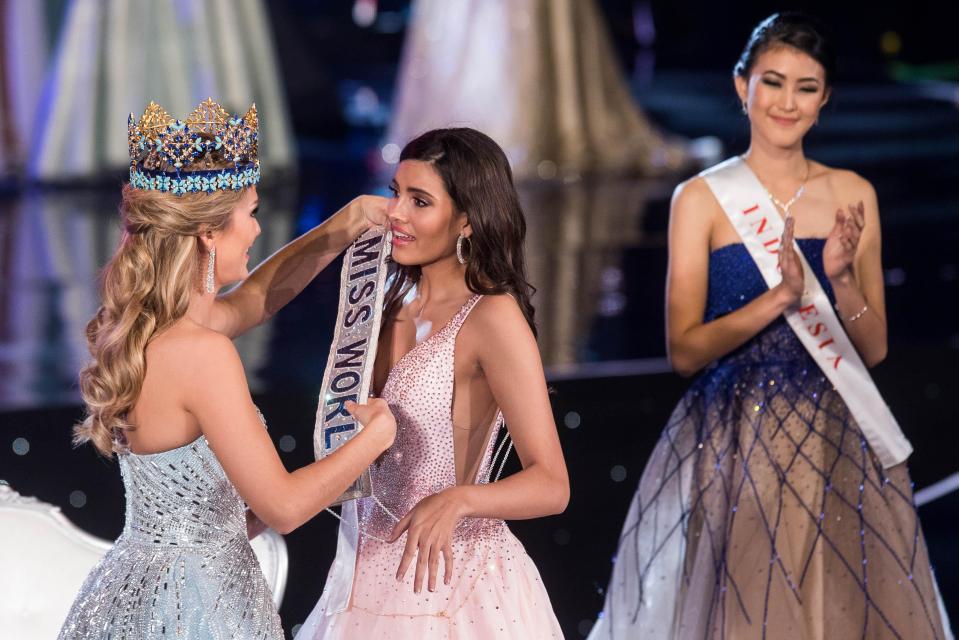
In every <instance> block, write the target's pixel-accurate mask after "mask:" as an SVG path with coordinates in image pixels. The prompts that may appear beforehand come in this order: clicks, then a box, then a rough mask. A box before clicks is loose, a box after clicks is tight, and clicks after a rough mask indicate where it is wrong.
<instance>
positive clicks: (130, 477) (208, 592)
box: [59, 437, 283, 640]
mask: <svg viewBox="0 0 959 640" xmlns="http://www.w3.org/2000/svg"><path fill="white" fill-rule="evenodd" d="M119 462H120V471H121V473H122V475H123V484H124V487H125V488H126V498H127V509H126V524H125V526H124V528H123V533H122V534H121V535H120V537H119V538H118V539H117V541H116V544H115V545H114V547H113V549H111V550H110V552H109V553H107V555H106V556H104V558H103V559H102V560H101V561H100V563H99V564H98V565H97V566H96V567H95V568H94V569H93V571H92V572H90V575H89V576H87V579H86V581H84V583H83V587H82V588H81V589H80V594H79V595H78V596H77V599H76V600H75V601H74V603H73V606H72V607H71V609H70V613H69V615H68V616H67V619H66V621H65V622H64V624H63V628H62V629H61V630H60V636H59V637H60V639H61V640H68V639H69V640H74V639H81V638H84V639H85V638H90V639H93V638H97V639H101V638H110V639H111V640H152V639H154V638H157V639H159V638H163V639H164V640H166V639H174V638H175V639H177V640H226V639H228V638H236V639H238V640H239V639H241V638H242V639H243V640H247V639H250V640H252V639H257V640H263V639H269V640H274V639H282V638H283V631H282V629H281V628H280V618H279V616H278V615H277V612H276V607H275V606H274V604H273V599H272V595H271V593H270V589H269V587H268V586H267V584H266V580H265V579H264V577H263V573H262V571H261V570H260V565H259V563H258V562H257V560H256V556H254V554H253V549H252V548H251V547H250V543H249V541H248V540H247V534H246V516H245V513H244V510H245V507H244V504H243V501H242V500H241V499H240V496H239V494H238V493H237V492H236V489H235V488H234V487H233V484H232V483H231V482H230V481H229V479H228V478H227V477H226V474H225V473H224V471H223V467H221V466H220V463H219V461H218V460H217V459H216V456H214V455H213V451H212V450H211V449H210V446H209V444H208V443H207V441H206V438H204V437H201V438H199V439H197V440H196V441H194V442H192V443H191V444H188V445H185V446H183V447H179V448H177V449H172V450H170V451H165V452H162V453H156V454H151V455H136V454H133V453H121V454H119Z"/></svg>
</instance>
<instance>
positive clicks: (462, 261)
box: [456, 233, 466, 264]
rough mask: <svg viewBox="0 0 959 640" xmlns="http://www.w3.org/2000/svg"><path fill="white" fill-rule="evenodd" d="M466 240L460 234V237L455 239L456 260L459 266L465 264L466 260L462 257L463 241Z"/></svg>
mask: <svg viewBox="0 0 959 640" xmlns="http://www.w3.org/2000/svg"><path fill="white" fill-rule="evenodd" d="M465 239H466V236H464V235H463V234H462V233H461V234H460V237H459V238H457V239H456V259H457V260H459V263H460V264H466V258H464V257H463V240H465Z"/></svg>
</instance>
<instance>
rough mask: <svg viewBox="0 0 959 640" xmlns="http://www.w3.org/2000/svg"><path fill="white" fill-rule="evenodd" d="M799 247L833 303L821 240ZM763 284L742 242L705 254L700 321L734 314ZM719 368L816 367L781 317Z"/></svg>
mask: <svg viewBox="0 0 959 640" xmlns="http://www.w3.org/2000/svg"><path fill="white" fill-rule="evenodd" d="M797 242H798V243H799V248H800V250H802V252H803V255H804V256H805V257H806V261H807V262H808V263H809V266H810V267H812V270H813V272H814V273H815V274H816V278H817V279H818V280H819V282H820V283H821V284H822V287H823V289H824V290H825V291H826V295H827V296H829V299H830V300H834V298H833V291H832V287H831V286H830V284H829V280H828V279H827V278H826V273H825V271H824V270H823V266H822V251H823V247H824V246H825V240H824V239H823V238H798V239H797ZM767 290H768V287H767V286H766V281H765V280H764V279H763V277H762V274H761V273H760V272H759V269H758V268H757V267H756V263H755V262H753V259H752V256H750V255H749V252H748V251H747V250H746V247H745V246H744V245H743V244H742V243H737V244H730V245H726V246H724V247H720V248H719V249H716V250H715V251H713V252H712V253H710V254H709V291H708V293H707V296H706V311H705V313H704V320H705V321H706V322H710V321H711V320H715V319H716V318H719V317H720V316H724V315H726V314H728V313H731V312H733V311H736V310H737V309H739V308H740V307H743V306H745V305H747V304H749V303H750V302H751V301H752V300H754V299H755V298H757V297H758V296H759V295H761V294H762V293H763V292H765V291H767ZM718 364H720V365H755V364H767V365H777V366H779V365H791V366H796V365H798V366H801V367H808V366H810V365H812V367H813V368H814V369H815V368H816V365H815V363H814V361H813V360H812V358H811V357H810V356H809V353H808V352H807V351H806V349H805V347H803V345H802V343H801V342H800V341H799V338H797V337H796V334H795V333H794V332H793V330H792V328H790V326H789V324H788V323H787V322H786V320H785V318H783V317H779V318H777V319H776V320H774V321H773V322H771V323H770V324H769V325H768V326H767V327H766V328H765V329H763V330H762V331H760V332H759V333H758V334H757V335H756V336H755V337H753V338H752V339H750V340H749V341H748V342H746V344H744V345H743V346H742V347H740V348H739V349H736V350H735V351H733V352H732V353H730V354H728V355H727V356H725V357H723V358H722V359H721V360H720V361H719V363H718Z"/></svg>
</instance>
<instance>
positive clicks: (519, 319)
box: [466, 293, 529, 335]
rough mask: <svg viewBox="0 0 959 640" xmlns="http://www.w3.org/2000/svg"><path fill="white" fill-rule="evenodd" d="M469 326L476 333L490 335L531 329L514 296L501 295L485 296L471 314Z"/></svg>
mask: <svg viewBox="0 0 959 640" xmlns="http://www.w3.org/2000/svg"><path fill="white" fill-rule="evenodd" d="M466 324H467V325H470V324H471V325H472V328H473V329H475V330H476V331H478V332H480V333H482V334H484V335H488V334H489V333H490V332H496V331H503V330H508V329H518V328H520V327H527V328H528V327H529V325H528V324H527V323H526V316H524V315H523V311H522V309H520V308H519V303H518V302H516V300H515V299H514V298H513V296H511V295H509V294H506V293H500V294H492V295H486V296H483V299H482V300H480V301H479V302H477V303H476V307H475V308H474V309H473V311H472V312H470V315H469V321H468V322H467V323H466Z"/></svg>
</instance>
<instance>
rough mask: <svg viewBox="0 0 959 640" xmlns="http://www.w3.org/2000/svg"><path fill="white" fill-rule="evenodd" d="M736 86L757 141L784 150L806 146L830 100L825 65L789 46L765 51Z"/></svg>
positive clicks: (738, 78) (737, 77) (737, 79)
mask: <svg viewBox="0 0 959 640" xmlns="http://www.w3.org/2000/svg"><path fill="white" fill-rule="evenodd" d="M735 82H736V92H737V93H738V94H739V99H740V101H742V102H744V103H746V105H747V108H748V115H749V122H750V126H751V128H752V135H753V137H756V136H759V137H761V138H763V139H764V140H765V141H766V142H768V143H769V144H771V145H772V146H775V147H779V148H783V149H790V148H795V147H796V146H798V145H800V144H801V143H802V138H803V136H804V135H806V132H807V131H809V129H810V128H811V127H812V126H813V125H814V124H815V122H816V119H817V118H818V117H819V111H820V109H822V107H823V105H825V104H826V101H827V100H828V99H829V90H828V88H827V87H826V83H825V70H824V69H823V67H822V65H821V64H820V63H819V62H817V61H816V60H815V59H813V58H812V57H811V56H809V55H808V54H806V53H803V52H802V51H800V50H798V49H795V48H793V47H790V46H788V45H780V46H774V47H772V48H770V49H767V50H766V51H764V52H763V53H762V54H760V55H759V57H758V58H757V59H756V63H755V64H754V65H753V66H752V68H751V69H750V70H749V75H748V77H743V76H736V80H735Z"/></svg>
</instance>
